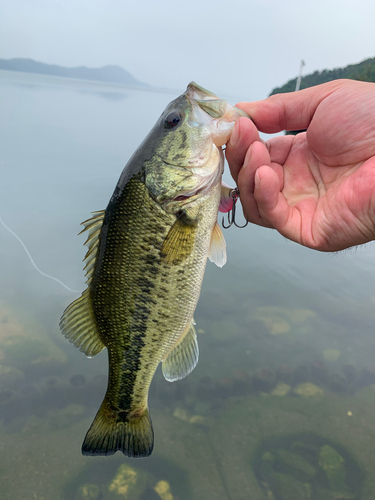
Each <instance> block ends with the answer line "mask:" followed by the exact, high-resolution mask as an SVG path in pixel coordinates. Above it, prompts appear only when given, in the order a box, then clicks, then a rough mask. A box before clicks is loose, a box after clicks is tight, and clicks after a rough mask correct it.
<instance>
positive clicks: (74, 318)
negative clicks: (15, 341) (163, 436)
mask: <svg viewBox="0 0 375 500" xmlns="http://www.w3.org/2000/svg"><path fill="white" fill-rule="evenodd" d="M240 116H244V113H243V111H241V110H239V109H237V108H235V107H233V106H230V105H228V104H227V102H226V101H225V100H223V99H219V98H218V97H217V96H216V95H215V94H212V93H211V92H209V91H207V90H205V89H203V88H202V87H200V86H199V85H197V84H196V83H194V82H192V83H190V84H189V86H188V87H187V90H186V92H185V93H184V94H182V95H181V96H180V97H178V98H177V99H175V100H174V101H172V102H171V103H170V104H169V105H168V106H167V108H166V109H165V111H164V112H163V114H162V115H161V117H160V118H159V120H158V121H157V123H156V125H155V126H154V128H153V129H152V130H151V132H150V134H149V135H148V136H147V137H146V139H145V140H144V141H143V143H142V144H141V146H140V147H139V148H138V149H137V151H136V152H135V153H134V155H133V156H132V158H131V159H130V161H129V162H128V164H127V165H126V167H125V168H124V170H123V172H122V174H121V176H120V179H119V181H118V183H117V186H116V188H115V190H114V193H113V195H112V197H111V199H110V202H109V204H108V206H107V209H106V210H105V211H101V212H94V213H93V217H92V218H91V219H89V220H87V221H86V222H84V223H83V224H84V230H83V231H86V230H87V231H88V232H89V233H88V239H87V241H86V243H85V244H86V245H87V246H88V252H87V254H86V257H85V260H86V267H85V269H86V270H87V273H86V275H87V277H88V279H87V284H88V286H87V289H86V290H85V291H84V292H83V293H82V295H81V297H79V298H78V299H77V300H75V301H74V302H73V303H72V304H70V306H68V307H67V309H66V310H65V311H64V314H63V316H62V318H61V321H60V327H61V330H62V333H63V335H64V336H65V337H66V338H67V339H68V340H69V341H70V342H72V343H73V344H74V345H75V346H76V347H77V348H78V349H79V350H80V351H82V352H83V353H85V354H86V355H87V356H90V357H92V356H95V355H96V354H98V353H99V352H100V351H101V350H102V349H104V347H106V348H107V350H108V357H109V378H108V388H107V392H106V394H105V397H104V400H103V403H102V405H101V407H100V409H99V411H98V413H97V415H96V417H95V419H94V421H93V423H92V425H91V427H90V429H89V431H88V432H87V434H86V437H85V440H84V442H83V445H82V453H83V454H84V455H112V454H113V453H115V452H116V451H117V450H121V451H122V452H123V453H124V454H125V455H127V456H129V457H145V456H149V455H150V454H151V452H152V449H153V442H154V435H153V429H152V424H151V419H150V414H149V410H148V403H147V398H148V391H149V387H150V384H151V381H152V378H153V376H154V373H155V370H156V368H157V366H158V365H159V363H160V362H162V369H163V374H164V377H165V378H166V379H167V380H168V381H171V382H172V381H175V380H179V379H182V378H184V377H185V376H186V375H188V374H189V373H190V372H191V371H192V370H193V369H194V367H195V366H196V364H197V361H198V344H197V336H196V332H195V329H194V319H193V314H194V311H195V308H196V305H197V301H198V297H199V294H200V289H201V285H202V280H203V275H204V271H205V267H206V262H207V257H208V258H209V259H211V260H212V261H213V262H215V263H216V264H217V265H219V266H222V265H224V263H225V261H226V250H225V240H224V237H223V234H222V231H221V229H220V226H219V225H218V223H217V214H218V209H219V204H220V200H221V203H222V205H223V206H224V207H227V208H225V209H224V210H223V211H226V210H228V209H229V208H230V207H231V203H232V200H230V197H229V190H228V189H227V188H222V186H221V177H222V173H223V168H224V157H223V152H222V148H221V146H222V145H223V144H225V143H226V142H227V140H228V138H229V136H230V133H231V130H232V128H233V125H234V123H235V121H236V120H237V119H238V118H239V117H240ZM228 207H229V208H228Z"/></svg>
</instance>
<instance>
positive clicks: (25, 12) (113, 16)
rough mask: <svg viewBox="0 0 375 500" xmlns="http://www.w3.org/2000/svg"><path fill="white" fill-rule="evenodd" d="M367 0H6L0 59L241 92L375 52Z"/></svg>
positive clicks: (265, 89) (372, 10) (246, 94)
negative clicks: (120, 71) (114, 70)
mask: <svg viewBox="0 0 375 500" xmlns="http://www.w3.org/2000/svg"><path fill="white" fill-rule="evenodd" d="M374 20H375V2H374V0H357V1H356V2H354V1H349V0H314V1H309V0H306V1H302V0H298V1H295V0H284V1H277V0H272V1H271V0H248V1H245V0H225V1H223V0H212V1H211V0H210V1H207V0H206V1H205V0H189V1H184V2H183V1H179V0H174V1H169V0H168V1H163V0H132V1H129V0H3V1H2V2H1V3H0V57H2V58H6V59H8V58H13V57H28V58H32V59H35V60H37V61H41V62H45V63H52V64H53V63H54V64H59V65H63V66H70V67H73V66H80V65H84V66H88V67H100V66H104V65H106V64H117V65H119V66H122V67H123V68H125V69H126V70H128V71H129V72H130V73H132V75H133V76H134V77H136V78H137V79H139V80H141V81H144V82H146V83H150V84H153V85H157V86H163V87H171V88H175V89H183V88H185V87H186V85H187V83H189V81H191V80H195V81H197V82H198V83H199V84H200V85H203V86H204V87H207V88H209V89H210V90H212V91H213V92H215V93H217V94H220V93H221V94H225V95H232V96H236V97H237V98H238V99H240V100H255V99H261V98H264V97H266V96H267V95H268V94H269V92H270V91H271V90H272V88H274V87H275V86H279V85H282V84H284V83H285V82H286V81H287V80H289V79H291V78H294V77H296V76H297V74H298V70H299V64H300V60H301V59H304V60H305V61H306V66H305V68H304V73H305V74H307V73H311V72H313V71H315V70H323V69H332V68H337V67H342V66H346V65H347V64H352V63H357V62H360V61H362V60H364V59H366V58H369V57H374V56H375V34H374V22H375V21H374Z"/></svg>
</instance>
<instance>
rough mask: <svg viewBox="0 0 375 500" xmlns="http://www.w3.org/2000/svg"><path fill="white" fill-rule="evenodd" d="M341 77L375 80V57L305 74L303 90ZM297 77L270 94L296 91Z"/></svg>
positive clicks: (365, 80)
mask: <svg viewBox="0 0 375 500" xmlns="http://www.w3.org/2000/svg"><path fill="white" fill-rule="evenodd" d="M339 78H350V79H351V80H360V81H362V82H375V57H374V58H372V59H366V60H365V61H362V62H360V63H358V64H350V65H349V66H346V67H345V68H337V69H332V70H328V69H324V70H323V71H315V72H314V73H311V74H310V75H306V76H303V77H302V79H301V87H300V88H301V90H302V89H306V88H308V87H314V85H319V84H321V83H326V82H330V81H332V80H338V79H339ZM296 82H297V78H293V80H289V82H287V83H286V84H285V85H283V86H282V87H276V88H274V89H273V90H272V92H271V94H270V95H273V94H283V93H285V92H294V90H295V88H296Z"/></svg>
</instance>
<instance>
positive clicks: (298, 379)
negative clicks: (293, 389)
mask: <svg viewBox="0 0 375 500" xmlns="http://www.w3.org/2000/svg"><path fill="white" fill-rule="evenodd" d="M310 378H311V376H310V370H309V368H308V367H307V366H304V365H299V366H297V368H296V369H295V370H294V377H293V382H294V384H302V383H303V382H309V381H310Z"/></svg>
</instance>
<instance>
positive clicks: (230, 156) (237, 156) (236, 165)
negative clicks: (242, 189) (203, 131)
mask: <svg viewBox="0 0 375 500" xmlns="http://www.w3.org/2000/svg"><path fill="white" fill-rule="evenodd" d="M259 140H260V138H259V133H258V130H257V128H256V126H255V125H254V123H253V122H252V121H251V120H249V119H248V118H240V119H239V120H237V122H236V124H235V126H234V128H233V131H232V134H231V137H230V140H229V142H228V143H227V145H226V149H225V157H226V159H227V161H228V164H229V168H230V173H231V175H232V177H233V179H234V180H235V181H236V183H237V179H238V174H239V171H240V170H241V168H242V165H243V162H244V159H245V156H246V153H247V150H248V148H249V146H250V145H251V144H252V143H253V142H254V141H259Z"/></svg>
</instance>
